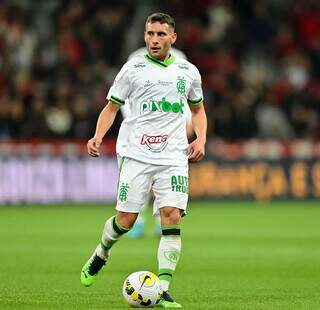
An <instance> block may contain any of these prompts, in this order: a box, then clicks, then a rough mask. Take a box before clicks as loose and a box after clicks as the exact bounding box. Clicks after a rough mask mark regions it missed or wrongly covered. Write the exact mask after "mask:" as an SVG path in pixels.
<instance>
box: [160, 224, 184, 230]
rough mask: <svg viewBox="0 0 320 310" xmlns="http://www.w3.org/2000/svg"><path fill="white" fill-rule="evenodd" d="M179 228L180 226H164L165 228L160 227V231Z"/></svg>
mask: <svg viewBox="0 0 320 310" xmlns="http://www.w3.org/2000/svg"><path fill="white" fill-rule="evenodd" d="M179 228H180V225H166V226H161V229H162V230H165V229H179Z"/></svg>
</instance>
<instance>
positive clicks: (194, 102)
mask: <svg viewBox="0 0 320 310" xmlns="http://www.w3.org/2000/svg"><path fill="white" fill-rule="evenodd" d="M202 101H203V98H202V97H201V98H199V99H196V100H191V99H188V103H189V104H191V105H200V104H201V103H202Z"/></svg>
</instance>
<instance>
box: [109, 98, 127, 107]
mask: <svg viewBox="0 0 320 310" xmlns="http://www.w3.org/2000/svg"><path fill="white" fill-rule="evenodd" d="M110 100H111V101H112V102H114V103H116V104H117V105H119V106H122V105H124V100H121V99H119V98H117V97H115V96H111V97H110Z"/></svg>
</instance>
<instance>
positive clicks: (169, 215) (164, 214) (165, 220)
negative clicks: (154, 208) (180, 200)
mask: <svg viewBox="0 0 320 310" xmlns="http://www.w3.org/2000/svg"><path fill="white" fill-rule="evenodd" d="M160 215H161V224H162V225H163V226H166V225H179V224H180V221H181V214H180V210H179V209H177V208H173V207H164V208H161V209H160Z"/></svg>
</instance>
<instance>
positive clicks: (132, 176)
mask: <svg viewBox="0 0 320 310" xmlns="http://www.w3.org/2000/svg"><path fill="white" fill-rule="evenodd" d="M146 170H147V169H146V166H145V164H143V163H139V162H137V161H134V160H131V159H127V158H126V160H125V162H124V163H123V164H122V165H121V171H120V178H119V188H118V199H117V206H116V210H117V215H116V216H113V217H111V218H109V219H108V220H107V221H106V223H105V226H104V230H103V233H102V238H101V242H100V243H99V244H98V246H97V247H96V249H95V251H94V253H93V254H92V256H91V257H90V259H89V260H88V261H87V262H86V264H85V265H84V267H83V268H82V271H81V283H82V284H83V285H84V286H90V285H92V284H93V283H94V281H95V278H96V275H97V273H98V272H99V271H100V270H101V269H102V267H103V266H104V265H105V264H106V262H107V261H108V259H109V257H110V250H111V248H112V247H113V245H114V244H115V243H116V242H117V241H118V240H119V238H120V237H121V236H123V235H124V234H125V233H127V232H128V231H129V230H130V228H131V227H132V226H133V224H134V222H135V220H136V218H137V215H138V213H139V211H140V209H141V208H142V206H143V205H144V204H145V200H146V197H147V194H148V192H149V191H150V187H151V180H150V178H149V177H148V175H146V173H145V172H146Z"/></svg>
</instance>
